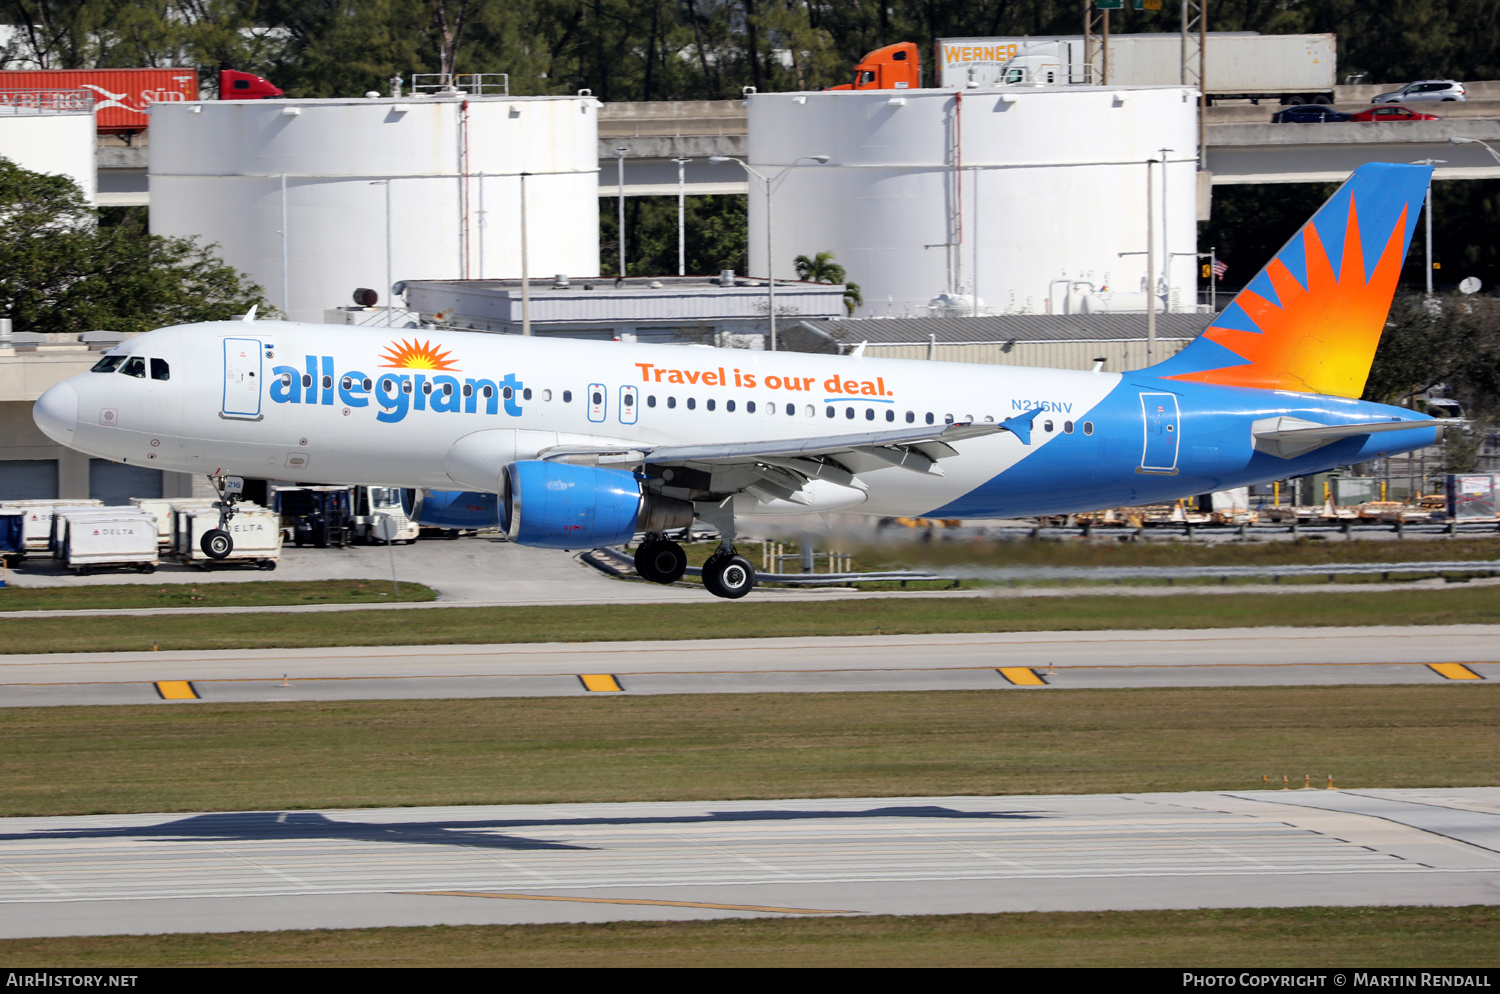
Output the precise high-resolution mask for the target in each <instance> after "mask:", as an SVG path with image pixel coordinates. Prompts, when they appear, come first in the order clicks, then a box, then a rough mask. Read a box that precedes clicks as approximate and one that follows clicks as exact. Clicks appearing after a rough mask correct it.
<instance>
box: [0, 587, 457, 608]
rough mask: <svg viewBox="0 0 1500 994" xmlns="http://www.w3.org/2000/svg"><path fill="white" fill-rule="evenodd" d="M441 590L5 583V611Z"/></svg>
mask: <svg viewBox="0 0 1500 994" xmlns="http://www.w3.org/2000/svg"><path fill="white" fill-rule="evenodd" d="M433 600H437V593H436V592H435V591H433V590H432V589H431V588H430V587H424V586H422V584H420V583H403V584H401V590H400V593H399V595H398V594H395V593H393V592H392V590H391V583H390V581H389V580H291V581H286V580H251V581H246V582H230V581H225V580H208V579H205V580H204V581H203V582H201V583H121V584H108V583H93V584H87V585H80V586H76V587H17V586H7V587H4V588H3V589H0V612H4V611H65V610H91V611H105V610H117V609H122V608H142V607H268V606H271V605H278V606H279V605H283V604H389V603H392V602H394V601H433Z"/></svg>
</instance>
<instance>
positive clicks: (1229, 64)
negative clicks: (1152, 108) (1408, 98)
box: [936, 31, 1338, 104]
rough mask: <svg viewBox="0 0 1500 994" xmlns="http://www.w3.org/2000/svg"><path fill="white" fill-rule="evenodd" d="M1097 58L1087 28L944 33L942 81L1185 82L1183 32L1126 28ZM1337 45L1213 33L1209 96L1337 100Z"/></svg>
mask: <svg viewBox="0 0 1500 994" xmlns="http://www.w3.org/2000/svg"><path fill="white" fill-rule="evenodd" d="M1100 42H1101V39H1099V38H1095V40H1094V44H1095V46H1096V48H1095V52H1094V53H1093V54H1094V57H1093V59H1092V60H1090V59H1089V58H1088V55H1087V54H1086V53H1085V51H1084V44H1085V42H1084V39H1083V37H1082V36H1080V35H1073V36H1069V37H1058V38H940V39H938V41H937V42H936V55H937V67H938V70H937V71H938V85H939V86H941V87H945V88H954V89H966V88H973V87H981V86H1047V85H1067V84H1073V85H1077V84H1105V85H1109V86H1151V85H1174V84H1180V83H1181V82H1182V79H1183V74H1182V62H1183V59H1182V56H1183V51H1182V36H1181V35H1180V34H1177V33H1175V32H1172V33H1161V34H1121V35H1112V36H1111V37H1110V39H1109V49H1108V64H1107V66H1106V64H1105V59H1104V57H1103V55H1102V54H1101V52H1100V51H1099V48H1098V46H1099V45H1100ZM1336 50H1337V44H1336V39H1335V37H1334V36H1333V35H1331V34H1300V35H1263V34H1257V33H1255V32H1249V31H1246V32H1240V31H1226V32H1210V33H1209V35H1208V39H1207V51H1206V52H1205V58H1204V63H1205V67H1206V72H1207V77H1208V78H1207V85H1206V86H1205V87H1204V94H1205V96H1206V98H1207V100H1208V102H1209V103H1213V102H1214V101H1216V100H1249V101H1251V102H1252V103H1259V102H1260V101H1262V100H1277V101H1280V102H1281V103H1283V104H1311V103H1320V104H1331V103H1333V94H1334V90H1333V88H1334V83H1335V81H1336V79H1337V75H1338V73H1337V69H1338V65H1337V55H1336Z"/></svg>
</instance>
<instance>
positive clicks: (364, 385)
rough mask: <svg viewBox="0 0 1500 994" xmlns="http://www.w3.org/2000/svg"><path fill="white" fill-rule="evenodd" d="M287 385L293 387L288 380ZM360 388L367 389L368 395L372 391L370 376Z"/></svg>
mask: <svg viewBox="0 0 1500 994" xmlns="http://www.w3.org/2000/svg"><path fill="white" fill-rule="evenodd" d="M286 385H287V386H291V385H292V382H291V380H290V379H288V380H287V384H286ZM360 386H362V387H364V388H365V392H366V393H368V392H369V390H370V378H369V377H368V376H366V377H365V381H364V382H363V383H361V384H360Z"/></svg>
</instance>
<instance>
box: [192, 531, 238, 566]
mask: <svg viewBox="0 0 1500 994" xmlns="http://www.w3.org/2000/svg"><path fill="white" fill-rule="evenodd" d="M198 548H200V549H202V550H203V554H204V555H205V556H207V557H208V558H210V559H228V558H229V554H230V553H231V552H233V551H234V539H233V538H231V537H230V536H229V533H228V532H227V531H225V530H224V529H222V528H212V529H210V530H208V531H206V532H204V533H203V538H201V539H199V540H198Z"/></svg>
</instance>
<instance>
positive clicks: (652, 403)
mask: <svg viewBox="0 0 1500 994" xmlns="http://www.w3.org/2000/svg"><path fill="white" fill-rule="evenodd" d="M646 406H647V407H655V406H656V394H654V393H653V394H651V395H650V396H649V397H647V398H646Z"/></svg>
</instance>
